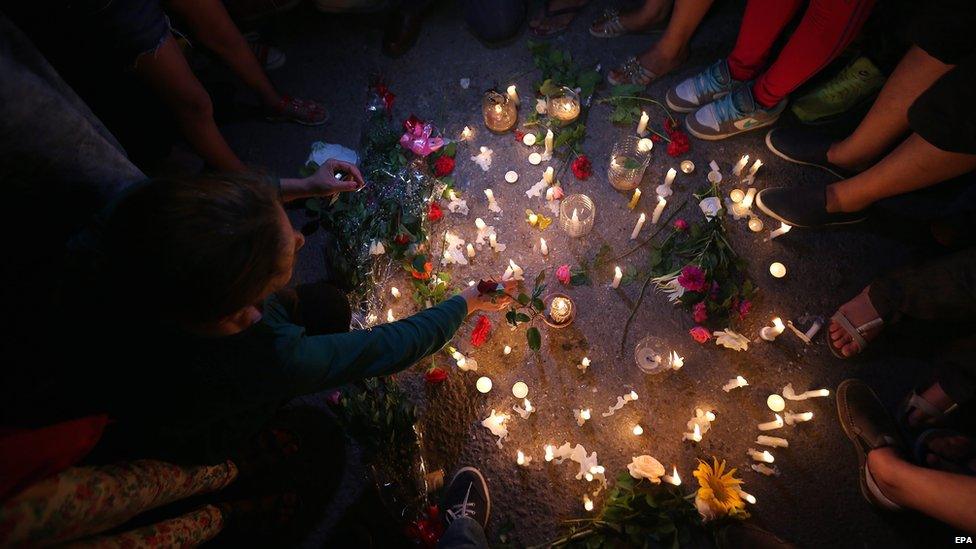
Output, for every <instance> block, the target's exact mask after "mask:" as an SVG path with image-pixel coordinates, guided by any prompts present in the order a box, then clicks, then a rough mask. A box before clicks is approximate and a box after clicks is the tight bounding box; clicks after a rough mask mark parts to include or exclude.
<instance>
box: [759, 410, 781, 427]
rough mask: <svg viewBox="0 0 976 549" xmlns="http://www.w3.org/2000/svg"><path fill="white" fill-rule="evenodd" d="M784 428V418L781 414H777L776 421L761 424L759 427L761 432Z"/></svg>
mask: <svg viewBox="0 0 976 549" xmlns="http://www.w3.org/2000/svg"><path fill="white" fill-rule="evenodd" d="M782 426H783V418H782V417H780V415H779V414H776V419H774V420H773V421H768V422H766V423H760V424H759V425H758V427H759V430H760V431H772V430H773V429H779V428H781V427H782Z"/></svg>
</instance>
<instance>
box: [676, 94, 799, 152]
mask: <svg viewBox="0 0 976 549" xmlns="http://www.w3.org/2000/svg"><path fill="white" fill-rule="evenodd" d="M751 88H752V87H751V86H750V85H748V84H744V85H742V86H739V87H737V88H736V89H735V90H733V91H732V93H729V94H728V95H725V96H724V97H722V98H720V99H716V100H715V101H712V102H711V103H709V104H707V105H705V106H704V107H702V108H700V109H698V110H697V111H695V112H694V114H689V115H688V116H686V117H685V127H686V128H688V133H690V134H691V135H694V136H695V137H697V138H698V139H704V140H706V141H716V140H719V139H725V138H726V137H732V136H733V135H737V134H740V133H743V132H747V131H751V130H756V129H759V128H764V127H766V126H769V125H770V124H773V123H775V122H776V121H777V120H779V116H780V115H781V114H783V110H785V109H786V100H785V99H784V100H782V101H780V102H779V104H777V105H776V106H775V107H773V108H771V109H764V108H762V107H760V106H759V104H758V103H756V101H755V99H753V98H752V89H751Z"/></svg>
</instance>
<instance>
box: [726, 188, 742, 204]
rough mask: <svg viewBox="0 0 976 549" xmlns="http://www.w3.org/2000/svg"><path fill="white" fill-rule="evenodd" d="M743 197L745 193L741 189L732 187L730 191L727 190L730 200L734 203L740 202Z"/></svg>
mask: <svg viewBox="0 0 976 549" xmlns="http://www.w3.org/2000/svg"><path fill="white" fill-rule="evenodd" d="M745 197H746V193H745V191H743V190H742V189H732V190H731V191H729V198H731V199H732V202H733V203H735V204H741V203H742V199H743V198H745Z"/></svg>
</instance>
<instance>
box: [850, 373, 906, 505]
mask: <svg viewBox="0 0 976 549" xmlns="http://www.w3.org/2000/svg"><path fill="white" fill-rule="evenodd" d="M837 416H838V417H839V419H840V425H841V427H842V428H843V429H844V434H846V435H847V438H848V439H850V441H851V442H853V443H854V450H855V451H856V452H857V461H858V467H859V468H860V475H858V480H859V483H860V486H861V495H863V496H864V499H866V500H867V501H868V502H869V503H871V504H872V505H874V506H876V507H878V508H880V509H885V510H888V511H898V510H901V506H900V505H898V504H897V503H895V502H893V501H891V500H890V499H888V497H887V496H885V495H884V492H882V491H881V488H880V487H879V486H878V484H877V482H875V480H874V477H873V476H871V470H870V469H869V468H868V466H867V460H868V453H869V452H871V451H872V450H877V449H878V448H887V447H892V448H895V449H896V450H897V449H901V447H902V444H901V441H900V439H899V438H898V434H897V433H898V428H897V426H896V425H895V422H894V421H893V420H892V419H891V416H890V415H888V411H887V410H885V407H884V405H883V404H882V403H881V400H880V399H879V398H878V395H877V394H876V393H875V392H874V391H873V390H872V389H871V388H870V387H868V386H867V384H866V383H864V382H863V381H861V380H858V379H848V380H844V381H843V382H841V384H840V385H838V386H837Z"/></svg>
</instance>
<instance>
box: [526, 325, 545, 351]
mask: <svg viewBox="0 0 976 549" xmlns="http://www.w3.org/2000/svg"><path fill="white" fill-rule="evenodd" d="M525 339H526V341H527V342H528V344H529V349H532V350H533V351H538V350H539V349H541V348H542V334H540V333H539V329H538V328H536V327H535V326H533V327H531V328H529V329H528V330H526V331H525Z"/></svg>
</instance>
